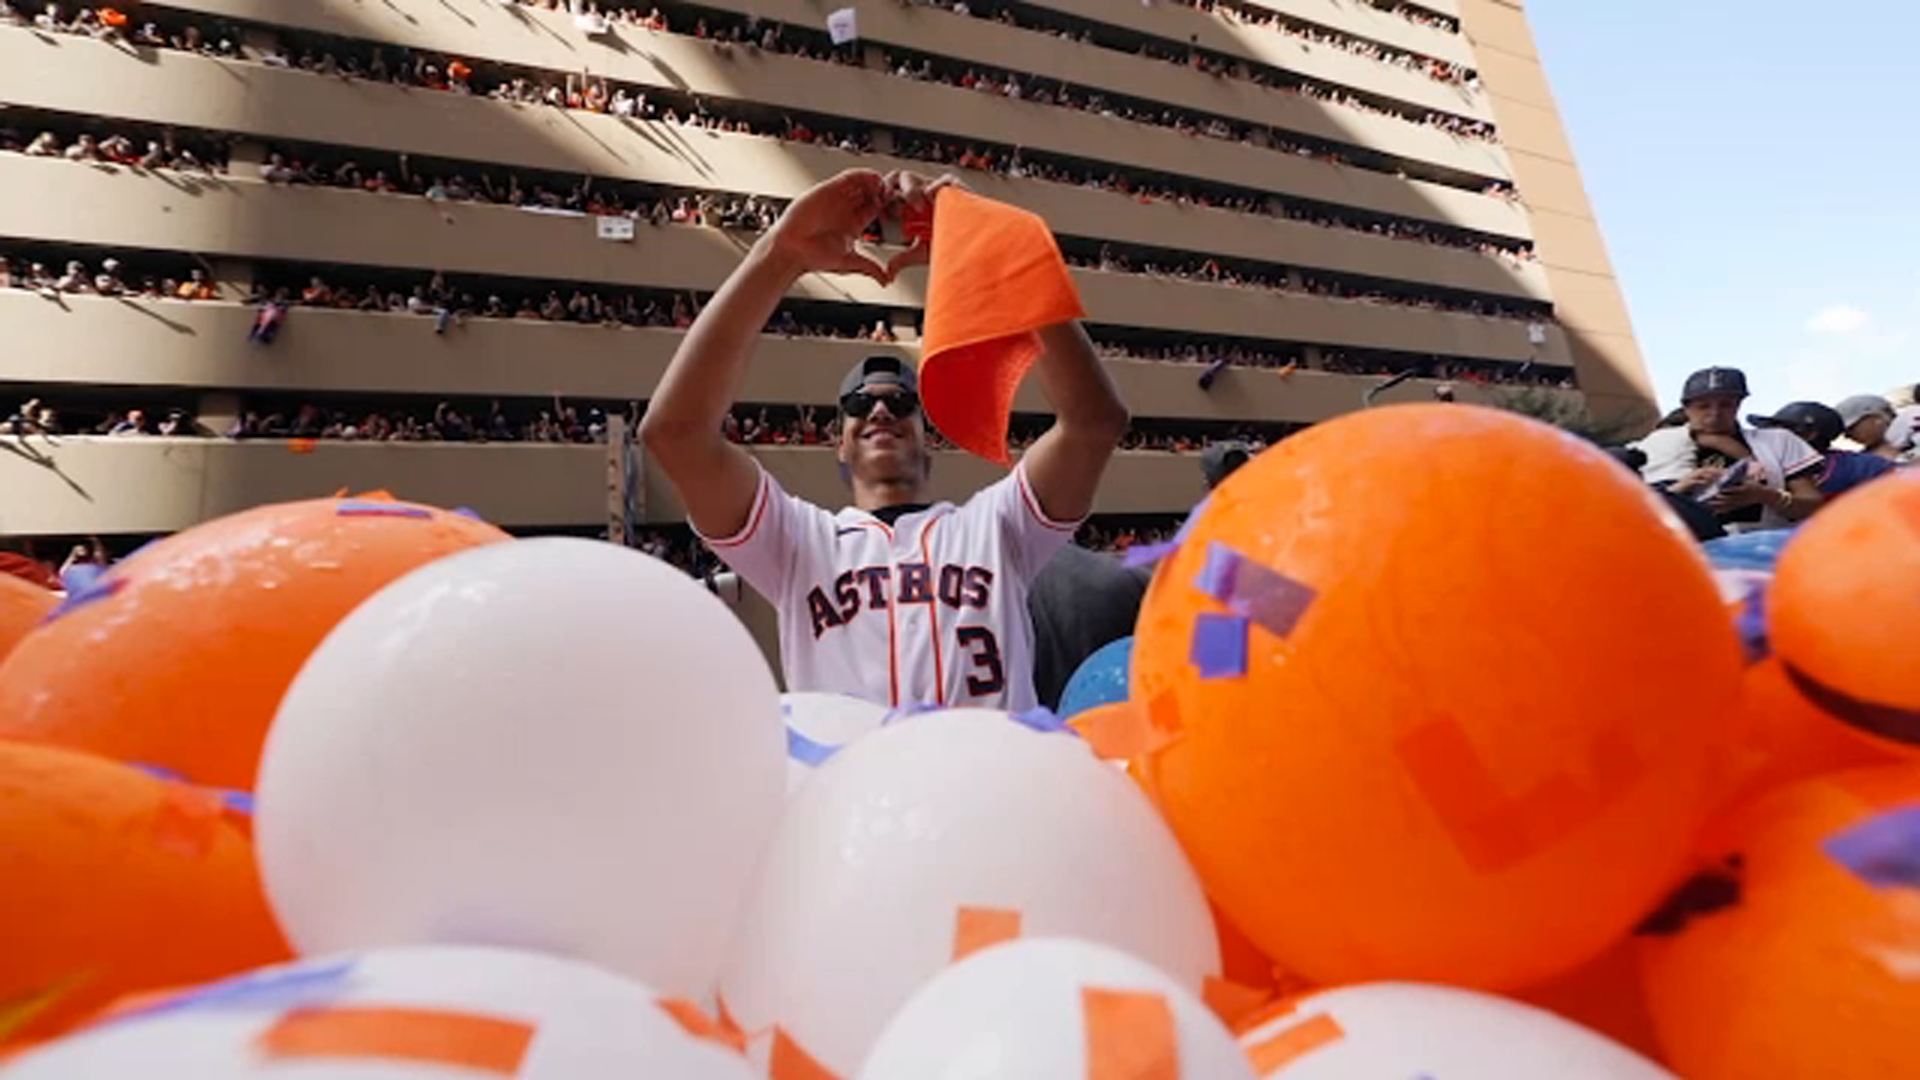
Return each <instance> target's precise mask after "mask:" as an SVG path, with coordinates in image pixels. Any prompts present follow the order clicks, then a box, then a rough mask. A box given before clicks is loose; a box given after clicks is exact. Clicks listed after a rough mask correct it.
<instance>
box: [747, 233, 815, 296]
mask: <svg viewBox="0 0 1920 1080" xmlns="http://www.w3.org/2000/svg"><path fill="white" fill-rule="evenodd" d="M745 261H746V263H747V264H748V265H753V266H757V267H760V268H762V269H764V270H765V271H766V272H767V273H769V274H774V275H777V276H778V277H779V278H780V279H781V281H782V282H783V283H784V284H785V285H792V284H793V283H794V282H796V281H799V280H800V279H801V278H802V277H803V276H805V275H806V273H807V268H806V267H805V266H803V265H801V263H800V260H799V259H796V258H794V257H793V256H792V255H789V254H788V253H786V252H785V251H782V250H781V249H780V246H779V245H778V244H776V243H774V242H773V234H772V233H767V234H765V235H763V236H761V237H760V239H758V240H755V241H754V242H753V246H752V247H751V248H748V249H747V257H746V260H745Z"/></svg>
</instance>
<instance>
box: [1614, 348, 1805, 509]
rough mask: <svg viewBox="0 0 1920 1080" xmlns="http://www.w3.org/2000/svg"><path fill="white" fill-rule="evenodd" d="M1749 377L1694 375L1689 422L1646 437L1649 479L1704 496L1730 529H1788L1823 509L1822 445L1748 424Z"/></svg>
mask: <svg viewBox="0 0 1920 1080" xmlns="http://www.w3.org/2000/svg"><path fill="white" fill-rule="evenodd" d="M1746 399H1747V377H1746V375H1744V374H1742V373H1741V372H1740V371H1738V370H1737V369H1735V368H1723V367H1714V368H1706V369H1704V370H1701V371H1696V372H1694V373H1693V374H1692V375H1689V376H1687V382H1686V386H1685V387H1684V388H1683V389H1682V390H1681V394H1680V406H1681V409H1682V410H1683V411H1684V412H1685V413H1686V421H1687V422H1686V423H1685V424H1684V425H1675V426H1673V427H1663V428H1660V429H1658V430H1656V431H1654V432H1653V433H1652V434H1650V435H1648V436H1647V437H1646V438H1644V439H1642V440H1640V443H1639V449H1640V451H1641V452H1642V453H1644V454H1645V455H1646V457H1647V462H1646V464H1645V465H1644V466H1643V467H1642V468H1641V470H1640V475H1641V476H1642V477H1643V478H1645V479H1646V481H1647V482H1648V483H1649V484H1652V485H1654V486H1655V487H1658V488H1661V489H1662V490H1665V491H1670V492H1672V493H1673V494H1676V495H1686V496H1691V497H1693V498H1696V499H1699V500H1700V501H1702V502H1704V503H1706V504H1707V506H1708V507H1709V508H1710V509H1712V510H1713V512H1714V515H1715V516H1716V517H1718V518H1719V520H1720V523H1721V524H1722V525H1723V526H1725V527H1726V529H1727V531H1728V532H1751V531H1754V530H1757V529H1783V528H1787V527H1789V526H1790V525H1792V524H1793V523H1794V522H1796V521H1800V520H1803V519H1805V518H1806V517H1807V516H1808V515H1809V514H1811V513H1813V512H1814V511H1815V510H1817V509H1819V507H1820V503H1821V501H1822V496H1821V494H1820V489H1819V487H1818V486H1817V482H1818V480H1819V477H1820V472H1821V469H1822V468H1823V466H1824V464H1825V462H1824V459H1823V458H1822V457H1821V455H1820V453H1819V451H1817V450H1815V449H1814V448H1813V447H1811V446H1808V445H1807V443H1806V442H1805V441H1804V440H1803V439H1801V438H1800V436H1798V435H1796V434H1794V433H1793V432H1792V431H1789V430H1786V429H1785V428H1780V427H1742V426H1741V424H1740V405H1741V403H1742V402H1744V401H1746Z"/></svg>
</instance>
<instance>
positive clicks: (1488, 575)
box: [1131, 405, 1741, 991]
mask: <svg viewBox="0 0 1920 1080" xmlns="http://www.w3.org/2000/svg"><path fill="white" fill-rule="evenodd" d="M1740 670H1741V652H1740V645H1739V642H1738V640H1737V639H1736V637H1735V634H1734V632H1733V629H1732V627H1731V626H1730V625H1729V623H1728V621H1727V618H1726V614H1725V610H1724V608H1723V607H1722V605H1721V601H1720V598H1719V595H1718V592H1717V590H1716V589H1715V586H1714V583H1713V581H1712V579H1711V577H1710V576H1709V573H1708V568H1707V564H1706V561H1705V559H1704V558H1703V557H1702V555H1701V554H1700V552H1699V550H1698V549H1697V548H1696V547H1694V546H1693V544H1692V543H1691V542H1690V541H1688V540H1687V539H1686V538H1685V537H1684V536H1683V535H1682V534H1681V533H1680V532H1679V531H1678V530H1677V529H1676V528H1675V527H1674V525H1673V524H1672V522H1671V521H1670V518H1669V516H1668V514H1667V512H1666V510H1665V509H1664V507H1663V506H1662V505H1661V504H1659V503H1658V502H1657V501H1656V500H1655V499H1654V497H1653V496H1652V495H1651V494H1650V493H1649V492H1648V491H1647V490H1646V489H1645V488H1644V487H1643V486H1642V485H1641V484H1639V483H1638V482H1636V481H1635V479H1634V478H1633V476H1632V475H1631V474H1629V473H1627V472H1626V471H1624V470H1622V469H1620V467H1619V466H1618V465H1616V464H1615V463H1613V462H1612V461H1611V460H1610V459H1609V458H1607V457H1606V456H1605V455H1604V454H1602V453H1600V452H1599V451H1598V450H1597V449H1594V448H1592V447H1590V446H1587V445H1586V444H1583V443H1580V442H1578V441H1576V440H1574V439H1572V438H1570V437H1568V436H1566V435H1564V434H1562V433H1561V432H1559V431H1557V430H1555V429H1553V428H1550V427H1547V426H1545V425H1542V424H1539V423H1536V422H1534V421H1531V420H1526V419H1523V418H1521V417H1519V416H1516V415H1513V414H1510V413H1505V412H1499V411H1495V410H1491V409H1477V408H1472V407H1467V406H1458V405H1421V406H1401V407H1396V408H1385V409H1377V410H1370V411H1367V412H1364V413H1358V414H1352V415H1349V416H1345V417H1342V418H1340V419H1338V420H1334V421H1331V422H1329V423H1326V424H1322V425H1320V426H1318V427H1315V428H1313V429H1311V430H1309V431H1307V432H1305V433H1304V434H1301V435H1298V436H1295V437H1294V438H1291V439H1288V440H1287V441H1285V442H1283V443H1280V444H1279V445H1278V446H1276V447H1274V448H1273V449H1271V450H1268V451H1267V452H1266V453H1264V454H1262V455H1260V457H1258V458H1257V459H1255V460H1254V461H1252V462H1250V463H1249V464H1248V465H1246V466H1245V467H1243V468H1242V469H1240V471H1239V472H1237V473H1235V474H1234V475H1233V477H1232V478H1231V479H1229V480H1228V481H1227V482H1226V483H1225V484H1223V485H1222V486H1221V487H1220V488H1219V489H1218V490H1216V491H1215V492H1214V493H1213V495H1212V496H1211V498H1210V499H1209V501H1208V502H1207V504H1206V505H1205V506H1204V507H1203V508H1202V509H1201V510H1200V511H1199V512H1198V513H1197V514H1196V515H1195V519H1194V521H1193V523H1192V530H1191V533H1190V535H1189V537H1188V538H1187V540H1186V541H1185V543H1183V544H1182V545H1181V547H1180V548H1179V550H1178V551H1177V552H1176V553H1175V554H1174V555H1173V556H1172V557H1171V558H1170V559H1168V560H1167V561H1166V562H1165V563H1163V564H1162V566H1161V568H1160V570H1159V572H1158V574H1157V575H1156V577H1155V580H1154V583H1153V585H1152V586H1151V588H1150V589H1149V591H1148V593H1147V596H1146V599H1145V603H1144V606H1143V608H1142V611H1141V617H1140V622H1139V625H1138V627H1137V636H1136V639H1135V646H1134V660H1133V675H1132V686H1131V691H1132V697H1133V700H1134V701H1135V702H1136V704H1137V706H1138V707H1139V708H1140V709H1141V710H1143V711H1144V713H1145V715H1146V719H1147V724H1146V726H1147V727H1149V728H1150V729H1151V730H1152V731H1153V732H1154V734H1155V742H1154V743H1153V744H1151V745H1152V748H1151V749H1150V750H1149V752H1148V753H1147V754H1146V761H1145V764H1146V770H1147V774H1148V779H1149V783H1150V785H1151V787H1152V788H1153V790H1154V791H1155V793H1156V795H1157V798H1158V801H1159V803H1160V805H1161V806H1162V807H1163V809H1164V810H1165V812H1166V815H1167V818H1168V820H1169V821H1170V822H1171V824H1172V826H1173V828H1174V831H1175V832H1176V833H1177V834H1178V835H1179V837H1180V839H1181V841H1182V842H1183V844H1184V845H1185V847H1186V850H1187V853H1188V854H1189V855H1190V856H1191V857H1192V859H1193V861H1194V864H1195V866H1196V868H1197V869H1198V870H1199V873H1200V877H1201V879H1202V881H1203V883H1204V884H1205V885H1206V887H1207V890H1208V892H1209V894H1210V895H1211V896H1212V897H1213V899H1214V900H1215V902H1217V903H1218V904H1219V905H1220V907H1221V908H1222V909H1223V910H1224V911H1226V912H1227V914H1228V916H1229V917H1230V918H1231V919H1232V920H1233V922H1234V923H1235V924H1237V925H1238V926H1239V927H1240V929H1242V930H1244V931H1245V932H1246V933H1247V936H1248V937H1249V938H1251V939H1252V940H1253V942H1254V943H1255V944H1257V945H1258V946H1259V947H1260V948H1261V950H1262V951H1264V952H1265V953H1266V954H1267V955H1269V956H1271V957H1273V959H1274V960H1275V961H1276V962H1278V963H1279V964H1280V965H1282V966H1283V967H1285V968H1286V969H1288V970H1290V971H1294V972H1297V973H1299V974H1300V975H1301V976H1303V977H1305V978H1307V979H1311V980H1313V981H1314V982H1317V983H1321V984H1326V985H1337V984H1340V983H1346V982H1359V981H1369V980H1378V979H1412V980H1420V981H1430V982H1445V983H1452V984H1455V985H1461V986H1467V987H1473V988H1478V989H1486V990H1493V991H1501V990H1509V989H1515V988H1518V987H1522V986H1526V985H1529V984H1532V983H1537V982H1540V981H1542V980H1545V979H1547V978H1550V977H1552V976H1554V975H1555V974H1558V973H1560V972H1563V971H1566V970H1568V969H1570V968H1572V967H1574V966H1576V965H1578V964H1580V963H1582V962H1583V961H1586V960H1588V959H1590V958H1592V957H1594V956H1595V955H1597V954H1598V953H1599V952H1600V951H1601V950H1603V949H1604V948H1606V947H1607V945H1608V943H1609V942H1611V941H1613V940H1615V939H1617V938H1619V937H1620V936H1621V935H1623V934H1624V933H1625V932H1626V930H1627V929H1628V927H1629V926H1630V925H1631V924H1632V923H1633V922H1634V921H1635V920H1636V919H1637V918H1638V917H1639V916H1640V915H1642V914H1643V913H1644V912H1645V911H1646V910H1647V909H1648V908H1650V907H1651V906H1652V905H1653V903H1654V902H1655V901H1656V900H1657V899H1658V898H1659V896H1660V894H1661V893H1662V891H1663V890H1664V889H1665V888H1666V887H1667V885H1668V884H1670V882H1671V881H1672V880H1673V879H1674V878H1675V877H1677V876H1678V875H1679V874H1680V872H1681V870H1682V868H1683V866H1684V861H1685V858H1686V855H1687V852H1688V849H1689V847H1690V845H1691V843H1692V836H1693V831H1694V829H1695V828H1696V827H1697V826H1698V825H1699V824H1700V822H1701V819H1702V817H1703V816H1704V815H1705V813H1706V811H1707V806H1708V795H1709V792H1708V784H1709V780H1710V776H1709V769H1708V762H1709V760H1710V758H1711V757H1713V756H1714V755H1716V754H1720V753H1724V752H1725V751H1726V748H1727V747H1728V745H1729V743H1730V742H1731V730H1732V720H1731V714H1730V711H1729V708H1728V706H1729V704H1730V703H1731V702H1732V701H1733V700H1734V698H1735V695H1736V694H1737V692H1738V682H1739V677H1740Z"/></svg>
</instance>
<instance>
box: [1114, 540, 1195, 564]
mask: <svg viewBox="0 0 1920 1080" xmlns="http://www.w3.org/2000/svg"><path fill="white" fill-rule="evenodd" d="M1178 550H1180V545H1179V544H1176V543H1174V542H1173V541H1171V540H1169V541H1167V542H1166V543H1164V544H1135V545H1133V546H1132V547H1130V548H1128V549H1127V554H1126V556H1125V557H1124V558H1122V559H1121V560H1120V565H1122V566H1124V567H1126V568H1127V569H1129V570H1133V569H1137V568H1139V567H1142V566H1152V565H1153V564H1154V563H1157V562H1159V561H1160V560H1162V559H1164V558H1166V557H1167V556H1169V555H1171V554H1173V553H1174V552H1176V551H1178Z"/></svg>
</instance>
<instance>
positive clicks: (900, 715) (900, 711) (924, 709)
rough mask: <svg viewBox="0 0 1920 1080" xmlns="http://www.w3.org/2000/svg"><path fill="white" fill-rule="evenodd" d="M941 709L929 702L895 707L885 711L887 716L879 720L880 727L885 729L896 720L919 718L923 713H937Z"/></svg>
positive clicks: (916, 702)
mask: <svg viewBox="0 0 1920 1080" xmlns="http://www.w3.org/2000/svg"><path fill="white" fill-rule="evenodd" d="M941 708H942V706H939V705H935V704H933V703H932V702H930V701H915V702H910V703H908V704H906V705H895V706H894V707H893V708H891V709H889V710H887V715H885V716H883V717H881V718H880V726H881V727H885V726H886V725H888V724H891V723H893V722H895V721H897V720H905V719H908V718H909V717H914V716H920V715H923V714H925V713H930V712H939V711H940V710H941Z"/></svg>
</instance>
